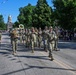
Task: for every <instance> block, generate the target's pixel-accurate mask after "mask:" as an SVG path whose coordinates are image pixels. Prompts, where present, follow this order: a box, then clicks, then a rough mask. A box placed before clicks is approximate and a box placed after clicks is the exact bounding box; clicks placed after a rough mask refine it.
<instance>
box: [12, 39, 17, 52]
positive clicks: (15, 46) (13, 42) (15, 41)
mask: <svg viewBox="0 0 76 75" xmlns="http://www.w3.org/2000/svg"><path fill="white" fill-rule="evenodd" d="M12 50H13V53H16V51H17V40H16V39H15V40H12Z"/></svg>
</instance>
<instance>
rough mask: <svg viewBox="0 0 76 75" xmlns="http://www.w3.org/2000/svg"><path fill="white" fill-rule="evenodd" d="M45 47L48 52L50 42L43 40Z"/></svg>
mask: <svg viewBox="0 0 76 75" xmlns="http://www.w3.org/2000/svg"><path fill="white" fill-rule="evenodd" d="M43 45H44V50H45V51H46V52H47V50H48V41H47V40H43Z"/></svg>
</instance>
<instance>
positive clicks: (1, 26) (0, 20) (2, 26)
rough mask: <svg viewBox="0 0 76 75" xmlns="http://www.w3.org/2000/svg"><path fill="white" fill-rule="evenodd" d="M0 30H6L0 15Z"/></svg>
mask: <svg viewBox="0 0 76 75" xmlns="http://www.w3.org/2000/svg"><path fill="white" fill-rule="evenodd" d="M0 29H2V30H4V29H6V25H5V23H4V18H3V15H0Z"/></svg>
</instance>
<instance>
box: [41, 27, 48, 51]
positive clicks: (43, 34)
mask: <svg viewBox="0 0 76 75" xmlns="http://www.w3.org/2000/svg"><path fill="white" fill-rule="evenodd" d="M48 32H49V30H48V27H47V26H45V29H44V30H43V33H42V36H43V46H44V50H45V51H46V52H47V50H48V48H47V47H48V42H47V40H48V37H47V33H48Z"/></svg>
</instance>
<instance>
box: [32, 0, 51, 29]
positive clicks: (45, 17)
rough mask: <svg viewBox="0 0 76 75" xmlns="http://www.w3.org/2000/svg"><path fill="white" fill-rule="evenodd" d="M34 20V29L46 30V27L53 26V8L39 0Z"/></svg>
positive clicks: (34, 12) (43, 0)
mask: <svg viewBox="0 0 76 75" xmlns="http://www.w3.org/2000/svg"><path fill="white" fill-rule="evenodd" d="M32 18H33V19H32V23H33V26H34V27H37V28H39V27H41V28H42V29H44V27H45V26H50V25H51V8H50V7H49V5H48V4H47V1H46V0H38V2H37V5H36V7H35V9H34V10H33V16H32Z"/></svg>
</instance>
